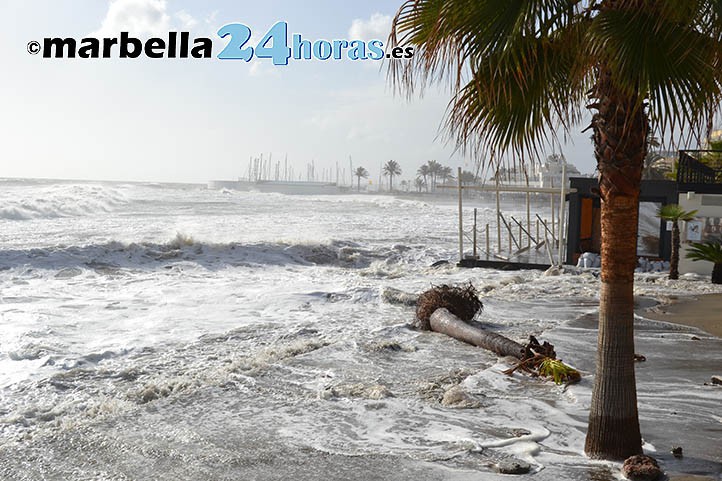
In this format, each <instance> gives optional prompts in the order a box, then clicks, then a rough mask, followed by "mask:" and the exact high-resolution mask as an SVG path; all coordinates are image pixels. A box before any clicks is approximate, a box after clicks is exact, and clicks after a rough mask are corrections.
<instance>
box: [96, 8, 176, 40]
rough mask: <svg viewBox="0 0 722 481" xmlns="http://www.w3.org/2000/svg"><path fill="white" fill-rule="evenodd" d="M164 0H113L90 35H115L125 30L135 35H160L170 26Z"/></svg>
mask: <svg viewBox="0 0 722 481" xmlns="http://www.w3.org/2000/svg"><path fill="white" fill-rule="evenodd" d="M170 20H171V19H170V15H168V13H167V5H166V2H165V0H114V1H112V2H111V3H110V6H109V7H108V13H107V14H106V15H105V18H104V19H103V23H102V24H101V26H100V29H98V30H97V31H96V32H94V33H93V34H92V35H93V36H96V37H117V36H118V34H119V33H120V32H123V31H126V32H129V33H130V34H132V35H136V36H147V35H160V34H163V33H164V32H166V33H167V32H168V30H169V28H170Z"/></svg>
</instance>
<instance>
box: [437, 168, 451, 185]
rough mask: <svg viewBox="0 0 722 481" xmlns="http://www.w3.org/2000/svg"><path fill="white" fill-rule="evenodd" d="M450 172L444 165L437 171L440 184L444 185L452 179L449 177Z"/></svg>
mask: <svg viewBox="0 0 722 481" xmlns="http://www.w3.org/2000/svg"><path fill="white" fill-rule="evenodd" d="M451 172H452V171H451V167H449V166H446V165H444V166H442V167H441V168H440V169H439V177H440V178H441V182H442V183H444V184H446V183H447V182H448V181H449V180H450V179H453V178H454V176H453V175H451Z"/></svg>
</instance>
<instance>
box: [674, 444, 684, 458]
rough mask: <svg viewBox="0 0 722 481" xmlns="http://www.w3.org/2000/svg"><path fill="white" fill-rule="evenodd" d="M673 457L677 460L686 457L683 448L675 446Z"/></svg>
mask: <svg viewBox="0 0 722 481" xmlns="http://www.w3.org/2000/svg"><path fill="white" fill-rule="evenodd" d="M672 456H674V457H675V458H679V459H682V458H683V457H684V455H683V454H682V446H675V447H673V448H672Z"/></svg>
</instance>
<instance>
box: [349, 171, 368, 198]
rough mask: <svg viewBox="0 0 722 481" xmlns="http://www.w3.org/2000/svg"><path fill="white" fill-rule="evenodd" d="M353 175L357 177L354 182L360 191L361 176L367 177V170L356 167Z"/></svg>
mask: <svg viewBox="0 0 722 481" xmlns="http://www.w3.org/2000/svg"><path fill="white" fill-rule="evenodd" d="M353 175H354V176H355V177H357V178H358V180H357V182H356V189H357V190H358V191H359V192H361V177H363V178H364V179H367V178H368V176H369V171H368V170H366V169H364V168H363V167H356V171H355V172H354V173H353Z"/></svg>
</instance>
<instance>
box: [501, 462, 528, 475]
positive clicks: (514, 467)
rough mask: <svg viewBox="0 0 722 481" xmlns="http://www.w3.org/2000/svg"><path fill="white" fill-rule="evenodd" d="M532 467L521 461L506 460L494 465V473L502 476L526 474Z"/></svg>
mask: <svg viewBox="0 0 722 481" xmlns="http://www.w3.org/2000/svg"><path fill="white" fill-rule="evenodd" d="M530 470H531V465H530V464H529V463H527V462H525V461H522V460H521V459H504V460H502V461H499V462H498V463H496V464H495V465H494V471H496V472H497V473H500V474H526V473H528V472H529V471H530Z"/></svg>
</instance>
